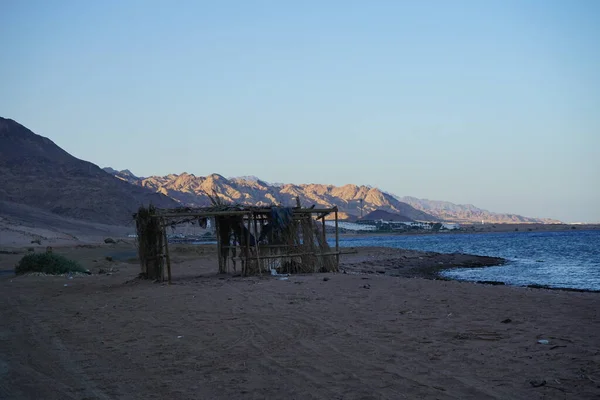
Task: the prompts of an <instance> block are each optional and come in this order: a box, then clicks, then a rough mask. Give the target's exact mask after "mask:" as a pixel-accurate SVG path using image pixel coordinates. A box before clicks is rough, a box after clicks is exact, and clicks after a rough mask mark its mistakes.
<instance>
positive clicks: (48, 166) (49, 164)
mask: <svg viewBox="0 0 600 400" xmlns="http://www.w3.org/2000/svg"><path fill="white" fill-rule="evenodd" d="M213 193H216V194H217V196H219V197H220V198H221V199H223V200H225V201H228V202H231V203H241V204H251V205H272V204H281V205H284V206H294V205H295V204H296V198H297V197H299V198H300V201H301V202H302V204H303V205H304V206H311V205H313V204H314V205H316V206H320V207H333V206H337V207H338V208H339V210H340V217H341V218H344V219H348V220H355V219H358V218H360V217H361V215H362V216H364V215H367V214H368V213H371V212H373V211H377V210H380V211H385V212H389V213H393V214H395V215H399V217H398V218H401V219H406V220H417V221H440V220H446V221H458V222H480V221H481V220H484V221H486V222H492V223H502V222H507V223H514V222H521V223H527V222H537V223H548V222H558V221H554V220H548V219H539V218H528V217H522V216H519V215H513V214H498V213H492V212H489V211H486V210H482V209H479V208H477V207H475V206H472V205H457V204H453V203H449V202H443V201H431V200H423V199H417V198H414V197H398V196H395V195H392V194H389V193H386V192H384V191H382V190H380V189H378V188H373V187H370V186H357V185H352V184H349V185H344V186H339V187H338V186H333V185H320V184H301V185H294V184H279V183H277V184H269V183H267V182H265V181H263V180H261V179H259V178H257V177H254V176H246V177H238V178H230V179H227V178H225V177H223V176H221V175H218V174H212V175H209V176H206V177H203V176H195V175H193V174H188V173H182V174H179V175H176V174H170V175H167V176H151V177H146V178H144V177H138V176H136V175H134V174H133V173H132V172H131V171H129V170H122V171H117V170H114V169H112V168H104V170H102V169H100V168H99V167H98V166H96V165H94V164H92V163H90V162H87V161H84V160H80V159H78V158H75V157H73V156H72V155H70V154H69V153H67V152H66V151H64V150H63V149H61V148H60V147H59V146H57V145H56V144H55V143H54V142H52V141H51V140H50V139H48V138H45V137H43V136H39V135H37V134H35V133H33V132H32V131H30V130H29V129H27V128H25V127H24V126H22V125H20V124H19V123H17V122H15V121H13V120H11V119H6V118H1V117H0V201H3V202H4V207H5V209H6V207H9V206H10V204H20V205H24V206H30V207H35V208H38V209H41V210H45V211H50V212H51V213H54V214H58V215H62V216H66V217H72V218H78V219H82V220H88V221H95V222H103V223H108V224H123V223H128V222H131V214H132V213H133V212H135V210H137V208H138V207H139V206H140V205H141V204H149V203H153V204H155V205H156V206H158V207H176V206H178V205H186V206H205V205H209V204H210V199H209V197H208V194H211V195H212V194H213ZM380 214H381V213H380ZM375 215H378V214H377V213H376V214H375ZM381 215H384V214H381ZM385 215H387V214H385Z"/></svg>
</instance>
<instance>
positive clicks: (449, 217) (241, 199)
mask: <svg viewBox="0 0 600 400" xmlns="http://www.w3.org/2000/svg"><path fill="white" fill-rule="evenodd" d="M105 171H107V172H109V173H111V174H113V175H115V176H116V177H118V178H120V179H122V180H125V181H127V182H130V183H132V184H134V185H138V186H142V187H145V188H148V189H151V190H153V191H156V192H159V193H162V194H164V195H166V196H169V197H171V198H173V199H175V200H176V201H177V202H179V203H180V204H186V205H192V206H204V205H209V204H210V200H209V198H208V196H207V195H206V194H207V193H209V194H211V195H212V193H213V190H214V191H216V193H217V194H218V196H219V197H220V198H222V199H223V200H225V201H228V202H237V203H244V204H254V205H269V204H274V203H275V204H283V205H295V201H296V200H295V199H296V196H300V199H301V201H302V204H304V205H312V204H315V205H318V206H323V207H331V206H334V205H337V206H338V208H339V209H340V211H341V212H340V218H344V219H349V220H355V219H358V218H360V216H361V215H364V216H366V215H367V214H368V213H370V212H373V211H376V210H381V211H385V212H389V213H393V215H396V216H398V218H401V219H404V220H417V221H452V222H463V223H465V222H467V223H479V222H481V221H482V220H484V221H486V222H488V223H559V222H560V221H556V220H550V219H541V218H529V217H523V216H520V215H515V214H501V213H493V212H490V211H487V210H483V209H480V208H477V207H475V206H473V205H463V204H453V203H450V202H447V201H435V200H425V199H418V198H416V197H409V196H405V197H399V196H395V195H393V194H390V193H386V192H384V191H381V190H380V189H377V188H373V187H370V186H356V185H344V186H339V187H336V186H333V185H317V184H303V185H292V184H280V183H277V184H269V183H267V182H265V181H263V180H261V179H260V178H257V177H255V176H249V177H237V178H229V179H227V178H225V177H223V176H221V175H218V174H212V175H209V176H206V177H203V176H196V175H193V174H188V173H185V172H184V173H182V174H179V175H177V174H171V175H167V176H151V177H148V178H142V177H137V176H135V175H133V174H132V173H131V171H129V170H124V171H115V170H114V169H112V168H105ZM361 199H362V202H361ZM361 205H362V210H361ZM361 211H362V212H361ZM378 219H379V218H378Z"/></svg>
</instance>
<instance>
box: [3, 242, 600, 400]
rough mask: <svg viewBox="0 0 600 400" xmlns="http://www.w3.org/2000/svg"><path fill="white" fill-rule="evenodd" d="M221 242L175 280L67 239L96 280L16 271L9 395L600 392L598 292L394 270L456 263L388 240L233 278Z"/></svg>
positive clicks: (181, 249)
mask: <svg viewBox="0 0 600 400" xmlns="http://www.w3.org/2000/svg"><path fill="white" fill-rule="evenodd" d="M212 250H213V249H211V248H210V247H206V248H204V247H196V248H190V247H186V246H174V247H173V249H172V251H173V261H174V265H173V275H174V280H173V284H172V285H166V284H160V283H152V282H148V281H141V280H137V279H135V276H136V274H137V273H138V272H139V266H138V265H137V264H136V262H135V259H132V257H131V256H132V254H133V255H135V253H134V249H133V247H132V245H131V244H124V243H121V244H118V245H102V246H90V245H86V246H85V247H73V246H71V247H64V248H61V247H58V248H55V250H54V251H56V252H59V253H63V254H65V255H67V256H69V257H72V258H76V259H79V260H80V261H81V262H82V263H84V265H85V266H86V267H88V268H90V269H91V270H92V271H93V272H94V275H91V276H76V277H74V278H73V279H68V277H51V276H20V277H10V276H4V277H0V321H1V324H0V398H1V399H40V398H43V399H50V400H52V399H165V398H169V399H596V398H599V397H600V318H599V310H600V295H599V294H597V293H571V292H559V291H550V290H544V289H531V288H518V287H508V286H491V285H481V284H475V283H467V282H452V281H442V280H431V279H423V278H409V277H406V276H410V275H412V274H414V272H412V273H407V274H406V275H405V276H401V277H393V276H389V274H390V271H389V270H390V269H392V268H391V261H390V260H396V261H398V260H402V262H403V263H404V264H406V265H407V267H406V268H404V269H406V270H407V271H409V270H413V271H416V270H418V269H419V268H418V265H417V264H419V263H421V266H422V267H423V268H425V269H427V268H426V267H427V266H428V265H429V266H431V265H433V266H434V267H437V266H438V265H439V264H435V263H436V262H444V261H439V260H443V259H445V258H436V257H435V256H432V255H431V254H423V253H421V254H419V253H418V252H406V253H404V254H402V252H401V251H397V250H391V249H377V248H370V249H362V250H359V252H358V253H357V254H353V255H347V256H344V257H343V259H342V260H343V262H344V268H345V270H346V271H347V273H345V274H344V273H338V274H314V275H301V276H291V277H289V278H288V279H286V280H280V279H279V278H278V277H252V278H239V277H232V276H218V275H216V269H217V268H216V258H215V257H214V254H213V251H212ZM17 251H21V250H17ZM107 255H110V256H113V257H114V259H115V260H116V261H114V262H109V261H107V260H106V259H105V256H107ZM21 256H22V254H0V269H7V268H9V267H10V266H11V265H13V264H14V262H15V261H16V260H18V258H20V257H21ZM404 257H406V258H404ZM444 257H446V256H444ZM464 257H465V258H464V259H463V261H465V262H467V261H468V257H467V256H464ZM446 260H447V259H446ZM477 261H478V260H477V259H471V261H470V262H477ZM479 261H481V260H479ZM432 263H433V264H432ZM369 265H370V266H372V268H369ZM386 266H387V269H388V271H387V272H386V273H378V272H377V271H381V269H383V270H385V269H386ZM101 270H102V271H104V272H108V273H103V274H98V272H100V271H101ZM361 270H365V271H367V272H369V271H370V272H369V273H367V272H365V273H361ZM417 275H418V274H417ZM425 275H427V274H425ZM65 285H67V286H65ZM538 340H548V344H538Z"/></svg>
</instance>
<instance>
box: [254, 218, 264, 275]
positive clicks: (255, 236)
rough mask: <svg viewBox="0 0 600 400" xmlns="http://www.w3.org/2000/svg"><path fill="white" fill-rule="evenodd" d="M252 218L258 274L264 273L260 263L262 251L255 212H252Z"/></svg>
mask: <svg viewBox="0 0 600 400" xmlns="http://www.w3.org/2000/svg"><path fill="white" fill-rule="evenodd" d="M252 220H253V221H254V248H255V250H256V267H257V268H258V274H259V275H262V268H261V265H260V253H259V248H258V223H257V222H256V215H255V214H252Z"/></svg>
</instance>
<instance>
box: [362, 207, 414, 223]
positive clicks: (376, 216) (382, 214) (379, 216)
mask: <svg viewBox="0 0 600 400" xmlns="http://www.w3.org/2000/svg"><path fill="white" fill-rule="evenodd" d="M361 219H363V220H366V221H368V220H384V221H397V222H413V220H412V219H410V218H407V217H405V216H403V215H400V214H394V213H391V212H387V211H383V210H375V211H371V212H370V213H368V214H367V215H365V216H364V217H363V218H361Z"/></svg>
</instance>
